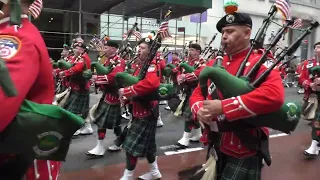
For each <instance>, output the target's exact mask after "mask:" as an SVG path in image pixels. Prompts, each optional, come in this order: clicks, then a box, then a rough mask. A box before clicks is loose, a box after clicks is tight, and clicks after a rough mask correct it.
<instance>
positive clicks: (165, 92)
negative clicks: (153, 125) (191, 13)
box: [115, 9, 173, 101]
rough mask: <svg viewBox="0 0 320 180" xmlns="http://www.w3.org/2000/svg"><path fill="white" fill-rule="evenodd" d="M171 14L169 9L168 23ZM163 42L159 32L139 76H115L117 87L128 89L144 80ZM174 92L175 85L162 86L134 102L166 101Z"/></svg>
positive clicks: (122, 74)
mask: <svg viewBox="0 0 320 180" xmlns="http://www.w3.org/2000/svg"><path fill="white" fill-rule="evenodd" d="M170 14H171V10H170V9H169V10H168V12H167V14H166V16H165V18H164V19H165V20H164V21H167V20H168V19H169V16H170ZM161 41H162V39H161V36H160V32H159V31H158V33H157V34H156V37H155V39H154V40H153V43H152V44H151V46H150V52H149V55H148V58H147V61H146V62H145V63H144V64H143V66H142V68H141V70H140V73H139V76H138V77H135V76H132V75H131V74H129V73H127V72H122V73H121V72H120V73H117V74H116V76H115V81H116V84H117V86H119V87H128V86H131V85H133V84H136V83H138V82H139V81H140V80H142V79H144V77H145V75H146V73H147V70H148V68H149V65H150V63H151V62H152V60H153V59H154V58H155V56H156V53H157V51H158V49H159V48H160V47H161ZM159 74H160V73H159ZM172 92H173V85H172V84H160V86H159V88H158V90H157V91H155V92H153V93H150V94H149V95H147V96H145V97H143V99H141V97H139V98H138V97H137V98H134V99H133V100H134V101H141V100H142V101H146V100H148V101H152V100H165V99H168V98H170V96H171V94H173V93H172Z"/></svg>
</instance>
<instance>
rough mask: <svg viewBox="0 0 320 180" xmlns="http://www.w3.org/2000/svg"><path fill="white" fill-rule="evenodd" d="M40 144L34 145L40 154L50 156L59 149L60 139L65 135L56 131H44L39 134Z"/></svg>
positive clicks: (34, 148) (34, 149) (35, 150)
mask: <svg viewBox="0 0 320 180" xmlns="http://www.w3.org/2000/svg"><path fill="white" fill-rule="evenodd" d="M38 138H39V144H38V145H36V146H34V147H33V151H34V152H35V153H36V154H37V155H38V156H48V155H50V154H53V153H55V152H56V151H57V150H58V149H59V145H60V140H61V139H62V138H63V136H62V135H61V134H60V133H58V132H55V131H49V132H44V133H42V134H39V135H38Z"/></svg>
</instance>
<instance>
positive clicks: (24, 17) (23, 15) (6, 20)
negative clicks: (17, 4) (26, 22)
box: [0, 14, 28, 25]
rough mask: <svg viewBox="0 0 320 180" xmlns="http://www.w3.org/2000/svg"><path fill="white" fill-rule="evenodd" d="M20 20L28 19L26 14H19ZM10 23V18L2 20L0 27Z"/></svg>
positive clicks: (0, 20)
mask: <svg viewBox="0 0 320 180" xmlns="http://www.w3.org/2000/svg"><path fill="white" fill-rule="evenodd" d="M21 18H22V19H28V15H26V14H21ZM9 21H10V17H5V18H3V19H0V25H2V24H4V23H7V22H9Z"/></svg>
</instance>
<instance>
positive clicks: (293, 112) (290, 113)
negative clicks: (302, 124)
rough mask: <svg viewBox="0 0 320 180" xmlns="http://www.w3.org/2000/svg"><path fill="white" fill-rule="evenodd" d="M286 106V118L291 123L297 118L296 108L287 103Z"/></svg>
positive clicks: (294, 105)
mask: <svg viewBox="0 0 320 180" xmlns="http://www.w3.org/2000/svg"><path fill="white" fill-rule="evenodd" d="M287 106H288V111H287V116H288V118H289V120H290V121H291V120H293V119H295V118H296V117H297V111H298V107H297V105H296V104H294V103H287Z"/></svg>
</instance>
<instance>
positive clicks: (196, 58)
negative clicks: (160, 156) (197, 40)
mask: <svg viewBox="0 0 320 180" xmlns="http://www.w3.org/2000/svg"><path fill="white" fill-rule="evenodd" d="M188 54H189V57H188V58H189V59H188V65H189V66H191V67H193V68H194V71H193V72H185V71H186V70H185V69H184V68H182V71H180V73H179V74H178V77H177V81H178V84H180V85H181V86H182V87H183V89H184V90H183V91H184V93H185V94H186V97H185V101H184V102H183V103H184V107H182V109H183V110H182V111H183V115H184V117H185V123H184V133H183V136H182V138H181V139H180V140H179V141H178V143H177V145H178V146H179V147H181V148H186V147H188V146H189V142H190V141H192V142H197V141H199V140H200V138H201V136H202V133H201V127H200V124H199V122H198V121H194V120H193V117H192V114H191V109H190V106H189V98H190V96H191V94H192V92H193V90H194V88H196V86H197V83H198V77H199V75H200V72H201V70H202V69H203V68H204V67H205V61H204V60H203V59H200V54H201V46H200V45H199V44H194V43H191V44H190V45H189V52H188ZM177 68H178V69H179V67H177Z"/></svg>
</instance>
